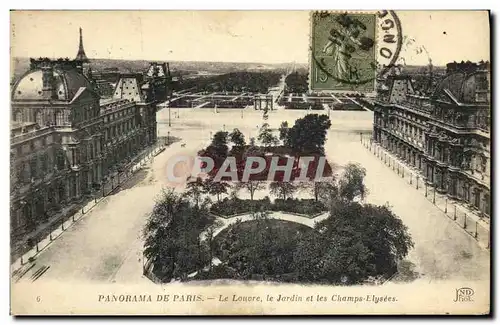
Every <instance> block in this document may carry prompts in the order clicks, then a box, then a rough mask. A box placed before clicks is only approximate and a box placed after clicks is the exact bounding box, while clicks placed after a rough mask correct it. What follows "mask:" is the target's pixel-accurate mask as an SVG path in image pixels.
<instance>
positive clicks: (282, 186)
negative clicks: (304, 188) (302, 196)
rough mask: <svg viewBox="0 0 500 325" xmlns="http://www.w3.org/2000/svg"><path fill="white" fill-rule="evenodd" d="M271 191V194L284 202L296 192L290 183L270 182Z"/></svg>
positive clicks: (295, 187)
mask: <svg viewBox="0 0 500 325" xmlns="http://www.w3.org/2000/svg"><path fill="white" fill-rule="evenodd" d="M269 188H270V190H271V194H273V195H275V196H278V197H280V198H282V199H283V200H286V199H287V198H288V197H291V196H292V195H293V193H295V192H296V191H297V186H296V185H295V184H293V183H292V182H281V181H275V182H271V184H270V185H269Z"/></svg>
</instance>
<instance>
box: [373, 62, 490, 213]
mask: <svg viewBox="0 0 500 325" xmlns="http://www.w3.org/2000/svg"><path fill="white" fill-rule="evenodd" d="M490 105H491V103H490V65H489V63H488V62H480V63H471V62H462V63H456V62H454V63H449V64H448V65H447V69H446V76H445V77H444V78H443V79H442V80H441V81H440V82H439V83H438V85H437V87H435V89H433V90H432V92H430V95H426V96H424V95H422V94H421V93H420V94H419V93H418V92H416V91H415V90H414V88H413V85H412V81H411V77H410V76H405V75H403V74H399V75H398V74H396V75H392V76H390V77H389V79H388V84H387V87H386V89H385V90H384V91H382V93H381V94H380V96H379V98H378V99H377V100H376V101H375V108H374V123H373V139H374V141H376V142H378V143H379V144H380V145H381V146H383V147H384V148H385V149H387V150H388V151H390V152H392V153H394V154H395V155H397V156H398V157H399V158H401V159H403V160H404V161H406V163H407V164H409V165H410V166H413V167H414V168H416V169H418V170H419V171H420V173H421V175H422V177H423V179H425V181H426V182H427V183H428V184H430V185H432V186H434V187H435V189H436V191H438V192H439V193H442V194H446V195H447V196H448V197H449V198H450V199H453V200H457V201H461V202H462V203H464V204H465V205H467V206H468V207H469V208H470V209H472V210H473V211H476V212H477V213H478V214H479V215H482V216H486V217H489V216H490V203H491V198H490V159H491V154H490V125H491V120H490V118H491V106H490Z"/></svg>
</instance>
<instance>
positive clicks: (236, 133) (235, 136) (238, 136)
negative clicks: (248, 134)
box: [229, 129, 245, 148]
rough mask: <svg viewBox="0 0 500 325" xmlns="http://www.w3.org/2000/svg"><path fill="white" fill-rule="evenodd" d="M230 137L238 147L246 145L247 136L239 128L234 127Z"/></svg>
mask: <svg viewBox="0 0 500 325" xmlns="http://www.w3.org/2000/svg"><path fill="white" fill-rule="evenodd" d="M229 139H230V140H231V142H232V143H233V144H234V145H235V146H236V147H239V148H241V147H244V146H245V136H244V135H243V133H241V131H240V130H238V129H234V130H233V132H231V133H230V134H229Z"/></svg>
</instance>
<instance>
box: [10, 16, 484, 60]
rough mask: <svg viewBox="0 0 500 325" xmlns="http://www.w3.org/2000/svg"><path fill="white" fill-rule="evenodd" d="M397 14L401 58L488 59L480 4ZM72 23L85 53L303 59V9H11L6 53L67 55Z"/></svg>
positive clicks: (74, 45) (73, 47)
mask: <svg viewBox="0 0 500 325" xmlns="http://www.w3.org/2000/svg"><path fill="white" fill-rule="evenodd" d="M397 14H398V16H399V18H400V20H401V24H402V29H403V34H404V35H405V36H407V40H414V41H411V42H407V43H405V44H404V45H403V50H402V52H401V55H400V56H402V57H404V58H405V61H406V63H407V64H427V62H428V56H430V57H431V58H432V61H433V63H434V64H435V65H444V64H446V63H447V62H450V61H453V60H457V61H460V60H471V61H479V60H488V59H489V20H488V14H487V12H485V11H482V12H481V11H403V12H397ZM79 27H81V28H83V35H84V45H85V51H86V53H87V56H89V57H90V58H113V59H146V60H162V61H176V60H186V61H229V62H264V63H280V62H293V61H296V62H300V63H306V62H308V46H309V13H308V12H306V11H44V12H37V11H24V12H21V11H17V12H12V13H11V54H12V56H16V57H39V56H48V57H70V58H73V57H74V56H75V55H76V52H77V50H78V28H79ZM422 46H423V47H424V48H425V50H427V52H426V51H422ZM427 53H428V54H427Z"/></svg>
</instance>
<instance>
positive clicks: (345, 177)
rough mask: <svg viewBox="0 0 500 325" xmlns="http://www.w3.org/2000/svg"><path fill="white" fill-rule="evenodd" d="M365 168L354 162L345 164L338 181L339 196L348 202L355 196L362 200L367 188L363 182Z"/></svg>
mask: <svg viewBox="0 0 500 325" xmlns="http://www.w3.org/2000/svg"><path fill="white" fill-rule="evenodd" d="M365 176H366V169H365V168H363V167H361V165H359V164H356V163H349V164H347V165H346V167H345V169H344V172H343V173H342V176H341V177H340V179H339V182H338V190H339V198H340V199H342V200H346V201H348V202H350V201H353V200H354V199H356V198H360V199H361V200H364V198H365V197H366V195H367V194H368V189H367V188H366V186H365V184H364V179H365Z"/></svg>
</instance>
